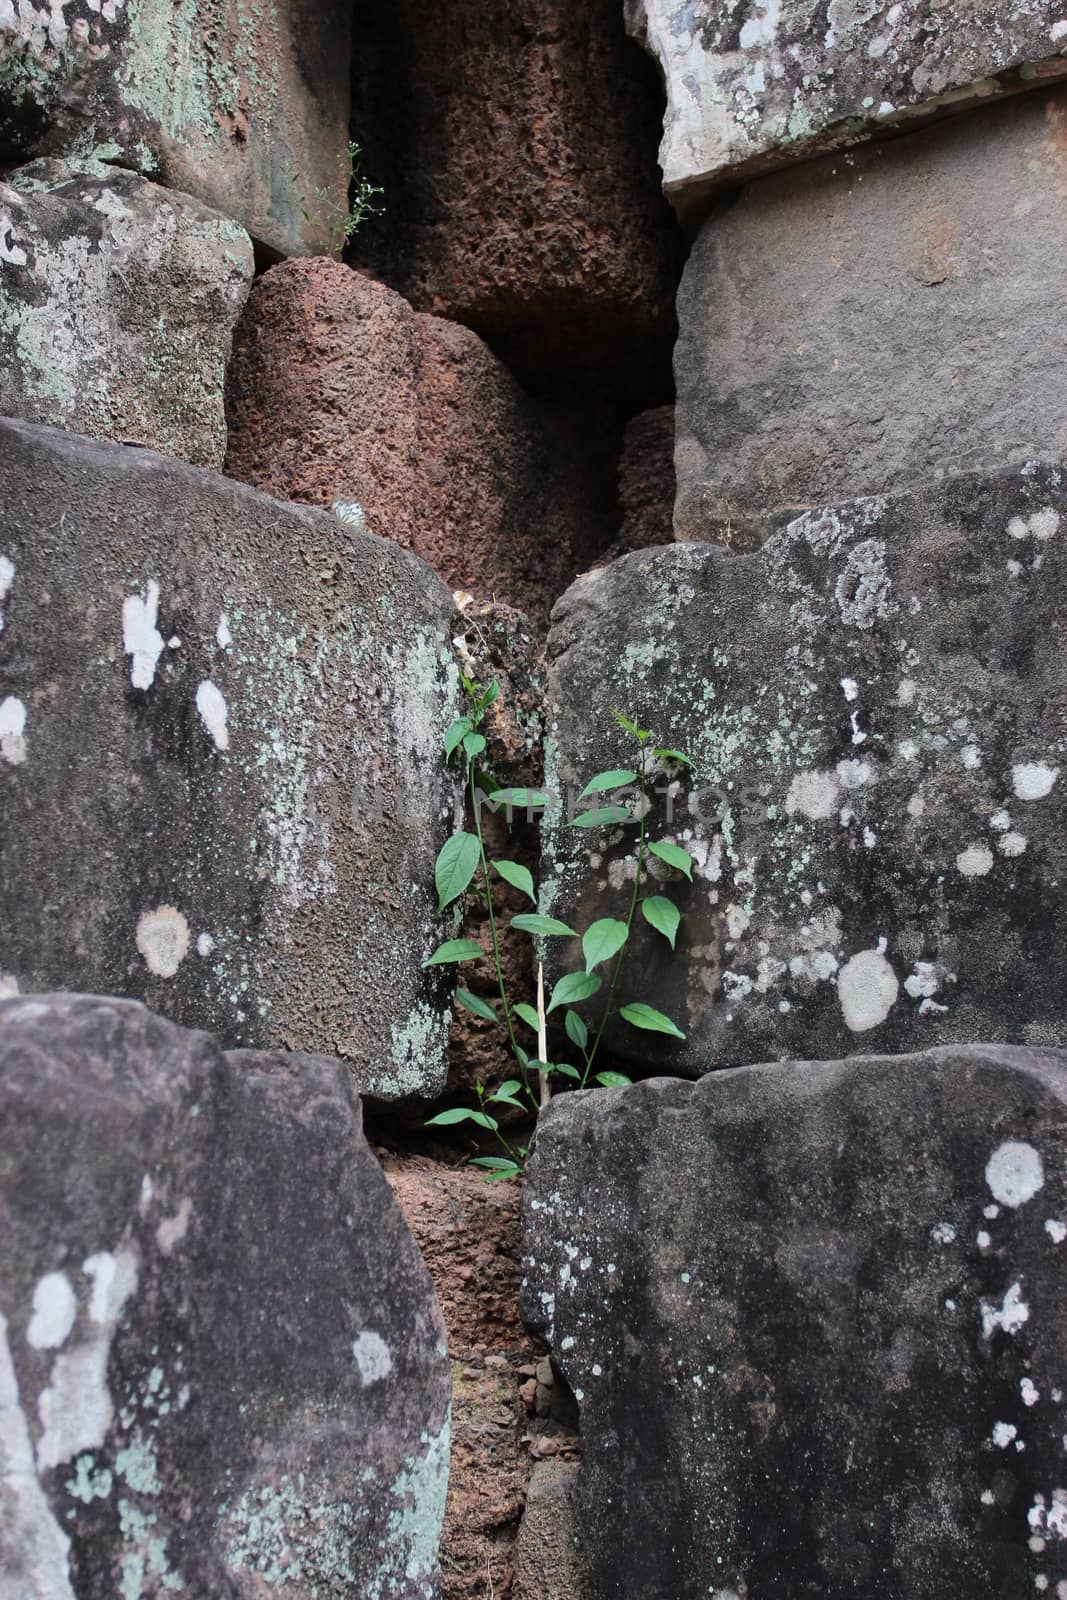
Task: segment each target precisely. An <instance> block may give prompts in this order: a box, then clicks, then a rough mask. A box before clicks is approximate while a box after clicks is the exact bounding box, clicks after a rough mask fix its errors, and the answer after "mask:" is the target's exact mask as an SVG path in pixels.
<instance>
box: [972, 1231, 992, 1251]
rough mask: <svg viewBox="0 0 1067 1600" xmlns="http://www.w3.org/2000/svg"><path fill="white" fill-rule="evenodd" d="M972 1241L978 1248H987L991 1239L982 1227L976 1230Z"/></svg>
mask: <svg viewBox="0 0 1067 1600" xmlns="http://www.w3.org/2000/svg"><path fill="white" fill-rule="evenodd" d="M974 1242H975V1244H976V1245H977V1246H978V1248H979V1250H988V1249H989V1246H990V1245H991V1244H992V1243H993V1241H992V1239H991V1238H990V1237H989V1235H988V1233H986V1231H985V1229H984V1228H979V1230H978V1232H977V1233H976V1234H975V1236H974Z"/></svg>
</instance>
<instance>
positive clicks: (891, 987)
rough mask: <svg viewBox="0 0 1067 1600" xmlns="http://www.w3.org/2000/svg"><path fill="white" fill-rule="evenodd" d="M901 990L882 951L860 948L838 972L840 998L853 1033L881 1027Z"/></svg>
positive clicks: (845, 1017) (846, 1022)
mask: <svg viewBox="0 0 1067 1600" xmlns="http://www.w3.org/2000/svg"><path fill="white" fill-rule="evenodd" d="M899 993H900V984H899V982H898V980H897V975H896V973H895V972H894V971H893V968H892V967H891V966H890V964H889V962H888V961H887V960H886V958H885V956H884V955H883V954H882V953H881V951H880V950H861V951H860V953H859V954H858V955H855V956H853V957H852V959H851V961H847V962H846V963H845V965H844V966H843V967H842V968H841V971H840V972H839V973H838V977H837V998H838V1001H839V1003H840V1006H841V1012H842V1015H843V1016H844V1019H845V1026H846V1027H847V1028H849V1029H850V1030H851V1031H852V1032H853V1033H867V1032H868V1031H869V1030H870V1029H871V1028H877V1027H879V1026H880V1025H881V1024H882V1023H883V1022H884V1021H885V1019H886V1017H888V1015H889V1013H890V1011H892V1009H893V1006H894V1005H895V1004H896V1000H897V996H898V994H899Z"/></svg>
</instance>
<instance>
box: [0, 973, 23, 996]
mask: <svg viewBox="0 0 1067 1600" xmlns="http://www.w3.org/2000/svg"><path fill="white" fill-rule="evenodd" d="M21 993H22V991H21V989H20V988H19V980H18V979H17V978H16V976H15V974H14V973H13V972H0V1000H13V999H14V997H15V996H16V995H17V994H21Z"/></svg>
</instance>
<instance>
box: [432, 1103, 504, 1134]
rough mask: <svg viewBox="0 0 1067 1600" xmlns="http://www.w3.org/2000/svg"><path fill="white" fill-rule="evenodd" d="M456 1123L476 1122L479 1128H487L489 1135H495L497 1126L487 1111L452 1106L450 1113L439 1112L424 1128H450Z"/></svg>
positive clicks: (494, 1119)
mask: <svg viewBox="0 0 1067 1600" xmlns="http://www.w3.org/2000/svg"><path fill="white" fill-rule="evenodd" d="M457 1122H476V1123H477V1124H478V1126H479V1128H488V1129H489V1131H490V1133H495V1132H496V1130H497V1127H498V1126H499V1124H498V1122H497V1120H496V1118H495V1117H491V1116H490V1115H489V1113H488V1112H487V1111H468V1109H467V1107H466V1106H453V1107H452V1108H451V1110H450V1111H439V1112H438V1113H437V1115H436V1117H431V1118H430V1119H429V1121H428V1122H427V1123H426V1124H425V1126H426V1127H427V1128H452V1127H454V1126H455V1124H456V1123H457Z"/></svg>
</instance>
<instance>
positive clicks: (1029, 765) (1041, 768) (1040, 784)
mask: <svg viewBox="0 0 1067 1600" xmlns="http://www.w3.org/2000/svg"><path fill="white" fill-rule="evenodd" d="M1059 775H1060V769H1059V767H1050V766H1049V765H1048V764H1047V763H1046V762H1044V761H1022V762H1020V763H1019V764H1018V765H1017V766H1014V767H1012V769H1011V782H1012V788H1013V789H1014V790H1015V793H1016V795H1017V796H1018V798H1019V799H1020V800H1044V798H1045V796H1046V795H1049V794H1051V793H1052V786H1053V784H1054V783H1055V782H1056V779H1057V778H1058V777H1059Z"/></svg>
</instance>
